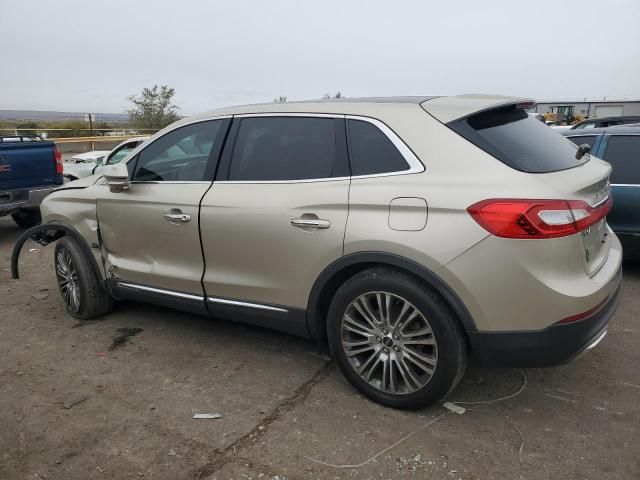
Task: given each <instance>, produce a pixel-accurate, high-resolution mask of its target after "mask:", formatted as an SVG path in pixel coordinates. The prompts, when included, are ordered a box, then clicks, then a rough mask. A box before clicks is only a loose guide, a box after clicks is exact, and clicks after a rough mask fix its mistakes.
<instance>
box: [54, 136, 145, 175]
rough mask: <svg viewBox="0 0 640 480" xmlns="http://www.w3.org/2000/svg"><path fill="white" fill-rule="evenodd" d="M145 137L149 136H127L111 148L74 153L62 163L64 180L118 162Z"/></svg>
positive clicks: (88, 173) (91, 172)
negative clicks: (68, 159)
mask: <svg viewBox="0 0 640 480" xmlns="http://www.w3.org/2000/svg"><path fill="white" fill-rule="evenodd" d="M147 138H149V137H135V138H129V139H128V140H125V141H124V142H122V143H120V144H118V145H117V146H116V147H115V148H114V149H113V150H96V151H93V152H87V153H81V154H79V155H75V156H73V157H71V159H70V161H67V162H65V163H64V170H63V173H62V175H63V176H64V179H65V181H71V180H78V179H79V178H84V177H89V176H91V175H93V174H94V173H96V169H98V168H100V167H102V166H103V165H113V164H115V163H118V162H119V161H120V160H122V159H123V158H124V157H126V156H127V155H128V154H129V152H131V150H133V149H134V148H136V147H137V146H138V145H140V144H141V143H142V142H144V141H145V140H146V139H147Z"/></svg>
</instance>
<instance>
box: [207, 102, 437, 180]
mask: <svg viewBox="0 0 640 480" xmlns="http://www.w3.org/2000/svg"><path fill="white" fill-rule="evenodd" d="M259 117H307V118H344V119H345V120H360V121H363V122H368V123H370V124H372V125H374V126H375V127H377V128H378V129H379V130H380V131H381V132H382V133H383V134H384V135H385V136H386V137H387V138H388V139H389V140H390V141H391V143H393V145H394V146H395V147H396V148H397V149H398V151H399V152H400V155H402V157H403V158H404V159H405V161H406V162H407V164H408V165H409V168H408V169H407V170H400V171H394V172H385V173H375V174H371V175H352V176H345V177H321V178H304V179H299V180H216V181H215V183H228V184H237V185H244V184H286V183H311V182H333V181H342V180H349V179H351V180H359V179H366V178H378V177H390V176H396V175H412V174H414V173H422V172H424V171H425V166H424V165H423V164H422V162H421V161H420V159H419V158H418V157H417V156H416V154H415V153H413V151H412V150H411V149H410V148H409V146H408V145H407V144H406V143H405V142H404V140H402V139H401V138H400V137H399V136H398V134H397V133H396V132H394V131H393V130H392V129H391V128H390V127H389V126H388V125H387V124H385V123H384V122H382V121H381V120H378V119H377V118H372V117H365V116H362V115H349V114H335V113H304V112H295V113H287V112H283V113H277V112H269V113H243V114H240V115H234V118H259Z"/></svg>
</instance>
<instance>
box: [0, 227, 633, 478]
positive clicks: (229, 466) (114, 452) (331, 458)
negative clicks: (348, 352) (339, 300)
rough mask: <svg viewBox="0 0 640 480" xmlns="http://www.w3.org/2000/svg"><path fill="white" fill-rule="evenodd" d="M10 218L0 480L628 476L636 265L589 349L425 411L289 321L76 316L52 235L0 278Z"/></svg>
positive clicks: (147, 309) (132, 313)
mask: <svg viewBox="0 0 640 480" xmlns="http://www.w3.org/2000/svg"><path fill="white" fill-rule="evenodd" d="M19 234H20V230H18V229H17V227H15V226H14V224H13V223H12V222H11V219H10V218H9V219H7V218H3V219H0V267H1V268H0V270H1V271H0V306H1V310H0V479H2V480H10V479H23V478H25V479H26V478H29V479H37V478H48V479H65V480H67V479H82V480H85V479H93V478H95V479H127V478H133V479H141V478H146V479H152V478H153V479H172V480H173V479H182V478H185V479H209V480H210V479H265V480H267V479H272V480H273V479H279V480H283V479H298V478H299V479H332V480H333V479H343V478H344V479H352V478H362V479H377V478H380V479H395V478H420V479H425V478H426V479H453V480H457V479H507V478H508V479H520V478H522V479H545V480H546V479H556V478H558V479H560V478H561V479H563V480H569V479H576V480H578V479H580V480H584V479H598V480H601V479H637V478H640V442H638V433H639V432H640V369H639V368H638V365H639V364H640V348H639V347H640V327H639V326H638V315H639V312H640V297H639V293H640V266H638V265H633V264H627V265H625V273H624V281H625V286H624V290H623V295H622V303H621V305H620V308H619V309H618V313H617V314H616V316H615V317H614V319H613V320H612V322H611V324H610V329H609V335H608V336H607V337H606V338H605V340H604V341H603V342H602V343H601V344H600V345H599V346H598V347H597V348H596V349H594V350H592V351H591V352H589V353H588V354H587V355H585V356H583V357H581V358H580V359H578V360H577V361H575V362H574V363H572V364H570V365H567V366H562V367H557V368H550V369H540V370H537V369H531V370H527V371H526V372H524V374H525V375H526V379H527V383H526V386H525V388H524V390H523V391H522V393H520V394H519V395H517V396H515V397H513V398H511V399H508V400H505V401H501V402H497V403H491V404H484V405H483V404H480V405H476V406H473V407H472V408H473V411H467V412H466V413H464V414H462V415H457V414H446V415H444V416H441V415H442V414H443V413H444V412H446V410H445V409H443V408H442V407H440V406H436V407H432V408H429V409H425V410H422V411H418V412H402V411H394V410H391V409H386V408H383V407H380V406H378V405H376V404H374V403H372V402H369V401H367V400H366V399H364V398H363V397H362V396H360V395H358V394H357V393H356V392H355V391H354V390H353V389H352V388H351V387H350V386H349V385H348V384H347V383H346V381H345V380H344V379H343V377H342V376H341V375H340V373H339V372H338V371H337V369H336V368H335V366H334V365H333V364H332V363H331V362H330V361H328V358H326V357H325V356H323V355H322V354H319V353H318V351H317V348H316V346H315V345H314V344H313V343H311V342H308V341H305V340H301V339H298V338H295V337H292V336H289V335H285V334H281V333H277V332H271V331H268V330H263V329H259V328H255V327H249V326H243V325H241V324H235V323H231V322H223V321H216V320H211V319H206V318H202V317H197V316H193V315H189V314H185V313H181V312H176V311H172V310H167V309H161V308H158V307H155V306H151V305H143V304H137V303H123V304H121V305H119V306H118V308H117V309H116V311H115V312H114V313H113V314H111V315H109V316H108V317H106V318H104V319H100V320H96V321H89V322H78V321H77V320H75V319H74V318H72V317H70V316H68V315H66V314H65V312H64V310H63V307H62V303H61V300H60V298H59V293H58V290H57V288H56V284H55V277H54V274H53V268H52V263H53V248H52V246H48V247H41V246H39V245H36V244H32V243H29V244H28V245H27V246H26V248H25V250H24V251H23V255H22V267H21V268H22V273H23V277H22V278H21V280H19V281H14V280H11V279H10V273H9V258H10V253H11V248H12V245H13V241H14V240H15V238H17V236H18V235H19ZM30 249H34V250H31V251H30ZM522 380H523V377H522V375H521V374H520V373H519V372H517V371H514V370H509V369H504V370H502V369H501V370H498V369H493V370H487V369H480V368H474V367H473V366H472V367H471V368H470V369H469V371H468V373H467V375H466V377H465V378H464V379H463V381H462V383H461V385H460V386H459V387H458V388H457V389H456V391H454V392H453V393H452V395H451V399H452V400H464V401H476V400H490V399H494V398H499V397H503V396H507V395H509V394H511V393H513V392H516V391H518V389H519V388H520V387H521V385H522ZM195 413H219V414H221V415H222V416H221V418H219V419H201V420H195V419H193V418H192V416H193V414H195ZM436 418H437V419H438V420H437V421H436V422H435V423H432V424H431V425H430V426H427V425H428V424H429V422H432V421H433V419H436ZM418 429H421V430H419V431H418V432H417V433H415V434H414V435H413V436H411V437H410V438H407V439H406V440H404V441H403V442H401V443H399V444H398V445H397V446H395V447H394V448H393V449H391V450H389V451H387V452H386V453H383V454H382V455H380V456H378V457H377V458H375V459H374V460H372V461H370V462H368V463H366V464H365V465H363V466H361V467H358V468H335V467H331V466H327V465H324V464H321V463H318V462H315V461H312V460H310V459H309V458H315V459H317V460H320V461H322V462H325V463H329V464H337V465H344V464H360V463H364V462H366V461H367V459H369V458H371V457H373V456H374V455H376V454H377V453H378V452H380V451H382V450H384V449H386V448H388V447H390V446H391V445H393V444H394V443H395V442H397V441H398V440H400V439H401V438H403V437H405V436H406V435H407V434H410V433H412V432H415V431H416V430H418ZM521 446H522V450H521V453H519V449H520V448H521Z"/></svg>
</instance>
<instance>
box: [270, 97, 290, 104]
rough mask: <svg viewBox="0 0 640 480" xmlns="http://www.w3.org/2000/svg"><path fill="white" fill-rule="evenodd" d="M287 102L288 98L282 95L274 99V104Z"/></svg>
mask: <svg viewBox="0 0 640 480" xmlns="http://www.w3.org/2000/svg"><path fill="white" fill-rule="evenodd" d="M286 101H287V97H283V96H282V95H280V96H279V97H276V98H274V99H273V103H285V102H286Z"/></svg>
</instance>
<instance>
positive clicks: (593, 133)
mask: <svg viewBox="0 0 640 480" xmlns="http://www.w3.org/2000/svg"><path fill="white" fill-rule="evenodd" d="M562 133H563V135H565V136H566V137H567V138H568V139H569V140H571V141H572V142H573V143H575V144H576V145H581V144H585V143H586V144H587V145H589V146H590V147H591V153H592V154H593V155H595V156H597V157H599V158H602V159H603V160H605V161H607V162H609V163H610V164H611V166H612V167H613V171H612V173H611V189H612V193H613V210H612V211H611V213H610V214H609V216H608V221H609V224H610V225H611V228H612V229H613V231H614V232H616V235H618V237H619V238H620V242H621V243H622V246H623V247H624V248H623V251H624V255H625V257H628V258H640V126H626V125H620V126H616V127H610V128H593V129H589V130H578V131H574V130H570V131H567V132H562Z"/></svg>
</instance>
